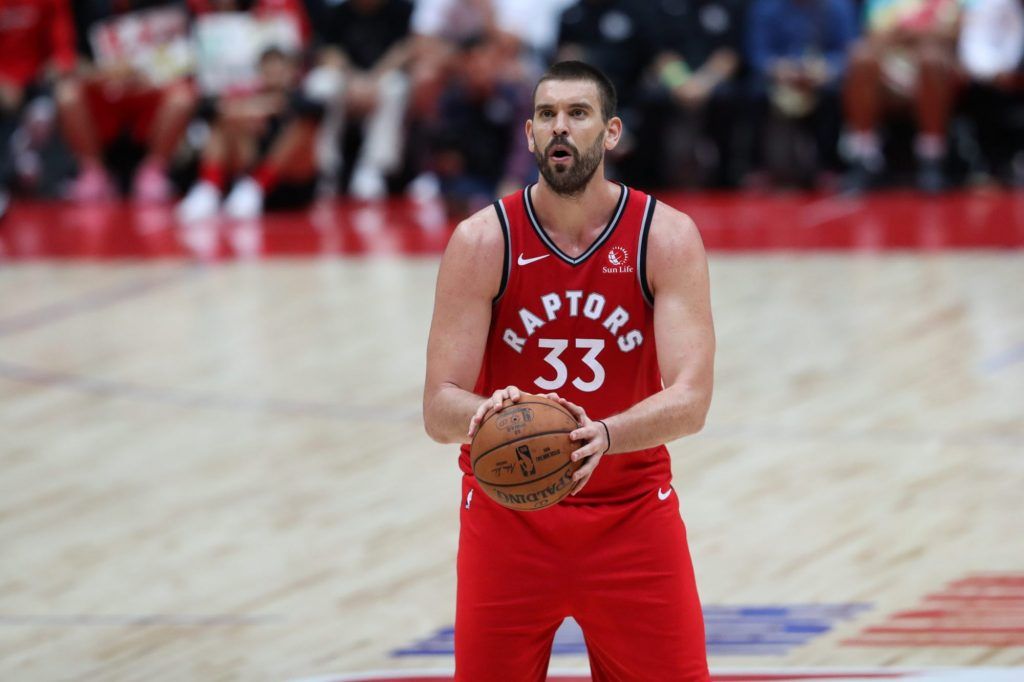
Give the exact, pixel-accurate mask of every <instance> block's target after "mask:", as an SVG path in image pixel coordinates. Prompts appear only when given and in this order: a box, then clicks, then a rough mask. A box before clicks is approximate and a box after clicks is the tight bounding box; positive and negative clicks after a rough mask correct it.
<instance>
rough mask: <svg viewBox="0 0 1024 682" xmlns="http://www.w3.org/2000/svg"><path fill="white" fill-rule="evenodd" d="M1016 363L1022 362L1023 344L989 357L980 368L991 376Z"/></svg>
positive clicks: (1023, 360)
mask: <svg viewBox="0 0 1024 682" xmlns="http://www.w3.org/2000/svg"><path fill="white" fill-rule="evenodd" d="M1018 362H1024V343H1018V344H1017V345H1016V346H1014V347H1012V348H1009V349H1007V350H1005V351H1003V352H1002V353H999V354H998V355H995V356H993V357H990V358H989V359H987V360H985V361H984V362H983V363H982V364H981V366H982V368H983V369H984V370H985V371H986V372H988V373H989V374H992V373H994V372H999V371H1001V370H1003V369H1006V368H1007V367H1009V366H1010V365H1014V364H1016V363H1018Z"/></svg>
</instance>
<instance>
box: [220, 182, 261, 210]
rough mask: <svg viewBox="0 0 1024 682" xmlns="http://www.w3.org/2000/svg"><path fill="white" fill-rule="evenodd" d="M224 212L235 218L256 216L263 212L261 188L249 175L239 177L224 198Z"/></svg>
mask: <svg viewBox="0 0 1024 682" xmlns="http://www.w3.org/2000/svg"><path fill="white" fill-rule="evenodd" d="M224 212H225V213H227V215H228V217H230V218H235V219H237V220H242V219H245V218H258V217H259V216H261V215H262V214H263V188H262V187H260V185H259V183H258V182H256V181H255V180H253V179H252V178H251V177H249V176H246V177H244V178H242V179H240V180H239V181H238V182H236V183H235V186H234V188H233V189H232V190H231V192H230V193H229V194H228V198H227V199H225V200H224Z"/></svg>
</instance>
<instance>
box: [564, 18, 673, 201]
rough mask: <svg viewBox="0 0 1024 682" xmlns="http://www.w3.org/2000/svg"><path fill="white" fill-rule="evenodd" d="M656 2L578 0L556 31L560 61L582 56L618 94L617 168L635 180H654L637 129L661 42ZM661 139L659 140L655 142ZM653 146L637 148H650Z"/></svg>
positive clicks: (647, 181) (645, 149) (650, 165)
mask: <svg viewBox="0 0 1024 682" xmlns="http://www.w3.org/2000/svg"><path fill="white" fill-rule="evenodd" d="M654 22H655V15H654V7H653V5H649V4H648V3H639V2H632V1H631V0H579V2H577V3H576V4H574V5H572V6H570V7H569V8H568V9H566V10H565V12H564V13H563V14H562V19H561V23H560V26H559V31H558V56H557V59H558V60H560V61H561V60H573V59H575V60H580V61H583V62H586V63H587V64H591V65H592V66H595V67H597V68H598V69H600V70H601V71H603V72H604V73H605V74H607V75H608V78H609V79H610V80H611V81H612V84H613V85H615V89H616V91H617V92H618V95H619V117H620V118H621V119H622V121H623V133H622V138H621V139H620V141H619V145H618V147H616V148H615V150H614V152H610V154H614V158H612V157H609V160H610V161H611V160H616V161H617V163H616V166H617V169H616V170H617V171H618V172H619V173H621V174H623V175H626V176H628V177H629V179H630V182H631V183H634V184H641V185H643V184H651V183H652V182H653V181H654V180H655V178H654V177H653V175H654V174H652V173H651V168H652V164H651V163H650V162H649V159H646V158H644V156H642V155H641V154H637V153H636V152H637V151H638V147H639V146H640V145H639V143H638V133H639V131H641V130H642V129H643V128H644V125H645V121H644V108H645V105H646V103H645V102H644V101H643V99H642V96H643V94H644V93H643V90H642V88H641V85H642V83H643V81H644V74H645V72H646V70H647V68H648V67H649V66H650V65H651V64H652V62H653V60H654V57H655V54H656V49H657V45H658V33H657V30H656V28H655V25H654ZM652 144H657V141H652ZM650 149H651V145H650V144H648V145H647V146H646V147H642V148H640V149H639V151H641V152H644V153H646V152H648V151H649V150H650Z"/></svg>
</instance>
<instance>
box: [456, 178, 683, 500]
mask: <svg viewBox="0 0 1024 682" xmlns="http://www.w3.org/2000/svg"><path fill="white" fill-rule="evenodd" d="M531 188H532V186H531V187H527V188H526V189H525V190H522V191H519V192H516V193H515V194H512V195H509V196H507V197H505V198H503V199H500V200H499V201H496V202H495V204H494V207H495V210H496V211H497V212H498V219H499V221H500V223H501V228H502V230H503V232H504V237H505V260H504V272H503V274H502V279H501V289H500V291H499V293H498V295H497V296H496V297H495V299H494V308H493V312H492V314H491V326H490V330H489V332H488V338H487V346H486V350H485V352H484V358H483V364H482V366H481V368H480V376H479V378H478V379H477V383H476V387H475V391H476V392H477V393H479V394H481V395H491V394H492V393H493V392H494V391H496V390H498V389H500V388H504V387H506V386H510V385H514V386H518V387H519V388H520V389H522V390H524V391H527V392H530V393H548V392H551V391H555V392H557V393H558V395H560V396H563V397H564V398H567V399H568V400H570V401H572V402H574V403H576V404H577V405H580V406H582V407H583V408H584V409H585V410H586V411H587V415H588V416H590V418H591V419H603V418H604V417H608V416H611V415H613V414H617V413H619V412H623V411H625V410H627V409H629V408H630V407H631V406H633V405H634V404H636V403H638V402H640V401H641V400H643V399H644V398H646V397H648V396H650V395H651V394H653V393H656V392H658V391H660V390H661V388H662V381H661V373H660V372H659V370H658V357H657V352H656V350H655V345H654V308H653V304H654V299H653V295H652V293H651V290H650V286H649V284H648V281H647V272H646V267H645V256H646V249H647V234H648V231H649V230H650V225H651V217H652V216H653V214H654V205H655V199H654V198H653V197H651V196H649V195H647V194H644V193H643V192H639V191H637V190H634V189H630V188H628V187H626V186H625V185H622V189H621V193H620V195H619V202H618V204H617V206H616V208H615V212H614V214H613V215H612V218H611V221H609V223H608V225H606V226H605V228H604V230H602V232H601V234H600V235H599V236H598V237H597V239H596V240H595V241H594V243H593V244H591V245H590V247H589V248H588V249H587V250H586V251H584V252H583V253H582V254H580V255H579V256H578V257H576V258H572V257H570V256H568V255H567V254H565V253H563V252H562V251H561V250H559V248H558V247H557V246H556V245H555V244H554V242H553V241H552V240H551V238H550V237H549V236H548V235H547V233H546V232H545V231H544V227H543V226H542V225H541V224H540V222H539V220H538V218H537V215H536V212H535V211H534V210H533V206H532V203H531V200H530V190H531ZM459 464H460V466H461V468H462V470H463V471H464V472H465V473H467V474H469V473H471V472H472V470H471V467H470V463H469V446H468V445H464V446H463V447H462V454H461V457H460V458H459ZM670 479H671V470H670V463H669V456H668V451H667V450H666V449H665V446H663V445H661V446H658V447H655V448H651V449H648V450H641V451H638V452H631V453H622V454H617V455H612V456H608V457H605V458H604V459H603V460H602V461H601V464H600V465H599V466H598V467H597V469H596V470H595V472H594V475H593V476H592V477H591V479H590V482H589V483H588V484H587V486H586V487H585V488H584V489H583V492H581V493H580V494H579V495H577V496H575V497H567V498H566V499H565V500H564V501H563V504H593V503H599V502H600V503H604V502H615V501H622V500H627V499H631V498H634V497H638V496H640V495H643V494H645V493H649V492H650V491H651V490H652V489H653V488H655V487H657V486H663V485H666V484H667V483H668V482H669V480H670Z"/></svg>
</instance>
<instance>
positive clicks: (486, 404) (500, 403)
mask: <svg viewBox="0 0 1024 682" xmlns="http://www.w3.org/2000/svg"><path fill="white" fill-rule="evenodd" d="M522 397H523V393H522V391H520V390H519V388H518V387H517V386H506V387H505V388H502V389H498V390H497V391H495V392H494V394H493V395H492V396H491V397H490V398H488V399H487V400H485V401H483V402H482V403H480V407H478V408H476V413H475V414H474V415H473V418H472V419H470V420H469V432H468V433H467V434H466V435H467V436H468V437H469V439H470V440H472V439H473V436H474V435H476V432H477V430H478V429H479V428H480V425H481V424H483V423H484V420H485V419H487V418H488V417H490V416H491V415H492V414H494V413H495V412H498V411H500V410H501V408H502V407H505V401H506V400H509V401H511V402H512V403H518V402H519V401H520V400H521V399H522ZM510 404H511V403H510Z"/></svg>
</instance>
